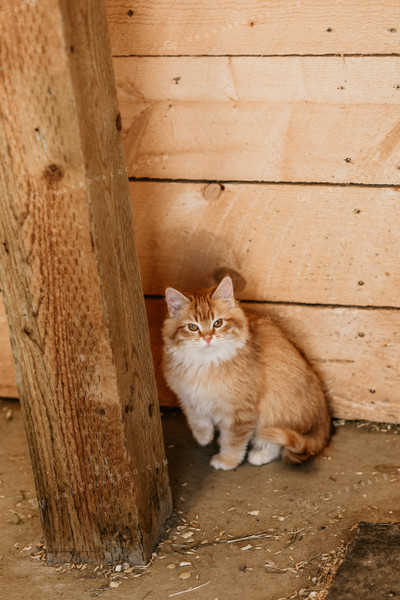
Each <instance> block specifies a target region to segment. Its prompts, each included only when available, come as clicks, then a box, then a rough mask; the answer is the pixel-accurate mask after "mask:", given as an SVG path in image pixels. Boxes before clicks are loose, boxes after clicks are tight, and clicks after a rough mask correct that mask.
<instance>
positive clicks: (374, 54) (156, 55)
mask: <svg viewBox="0 0 400 600" xmlns="http://www.w3.org/2000/svg"><path fill="white" fill-rule="evenodd" d="M330 56H334V57H339V58H340V57H342V58H350V57H351V58H364V57H378V58H379V57H382V58H385V57H388V56H400V53H399V52H390V53H387V54H382V53H376V52H371V53H363V54H359V53H341V52H327V53H326V54H113V58H293V57H296V58H306V57H314V58H318V57H321V58H325V57H330Z"/></svg>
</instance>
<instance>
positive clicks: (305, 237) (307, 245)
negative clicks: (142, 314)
mask: <svg viewBox="0 0 400 600" xmlns="http://www.w3.org/2000/svg"><path fill="white" fill-rule="evenodd" d="M130 185H131V197H132V201H133V209H134V214H135V230H136V244H137V248H138V254H139V261H140V269H141V273H142V281H143V288H144V292H145V294H149V295H163V294H164V290H165V288H166V287H168V286H170V285H172V286H175V287H178V288H183V289H185V288H188V289H189V290H191V289H196V288H201V287H205V286H208V285H214V283H215V280H216V279H217V278H218V277H223V276H224V275H225V274H226V273H230V274H231V275H232V276H233V278H234V280H235V284H236V289H237V290H238V291H239V293H240V297H241V298H243V299H247V300H267V301H275V302H276V301H279V302H297V303H300V302H302V303H308V304H334V305H335V304H336V305H356V306H371V305H374V306H381V307H382V306H392V307H395V308H396V307H398V308H400V302H399V289H400V262H399V259H398V257H399V256H400V236H399V235H398V231H399V230H400V214H399V210H398V205H399V201H400V193H399V189H398V188H389V187H387V188H381V189H377V188H368V187H347V188H343V187H339V186H317V185H315V186H306V185H267V184H258V185H252V184H224V185H220V184H216V183H213V184H206V183H171V182H169V183H161V182H139V181H137V182H132V183H131V184H130Z"/></svg>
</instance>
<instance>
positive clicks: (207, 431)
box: [185, 410, 214, 446]
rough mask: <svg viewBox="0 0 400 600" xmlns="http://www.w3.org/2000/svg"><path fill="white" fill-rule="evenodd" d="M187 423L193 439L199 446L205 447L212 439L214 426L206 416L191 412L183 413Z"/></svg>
mask: <svg viewBox="0 0 400 600" xmlns="http://www.w3.org/2000/svg"><path fill="white" fill-rule="evenodd" d="M185 412H186V418H187V422H188V423H189V427H190V429H191V430H192V433H193V437H194V438H195V440H196V441H197V442H198V443H199V444H200V446H207V444H209V443H210V442H212V440H213V437H214V424H213V422H212V421H211V419H210V418H209V417H207V416H206V415H199V414H198V413H195V412H193V411H187V410H186V411H185Z"/></svg>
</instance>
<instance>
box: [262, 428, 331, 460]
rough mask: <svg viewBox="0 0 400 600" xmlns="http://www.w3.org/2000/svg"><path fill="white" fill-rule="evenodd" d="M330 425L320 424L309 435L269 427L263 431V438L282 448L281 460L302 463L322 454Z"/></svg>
mask: <svg viewBox="0 0 400 600" xmlns="http://www.w3.org/2000/svg"><path fill="white" fill-rule="evenodd" d="M329 437H330V423H328V422H326V423H324V424H321V425H320V427H319V428H318V429H317V430H315V431H311V432H309V433H305V434H302V433H299V432H297V431H294V430H293V429H279V428H277V427H269V428H266V429H265V430H264V431H263V438H264V439H265V440H268V441H269V442H274V443H275V444H279V445H280V446H283V450H282V458H283V460H284V461H285V462H288V463H302V462H304V461H305V460H307V459H308V458H310V457H311V456H317V455H318V454H320V453H321V452H322V450H323V449H324V448H325V446H326V445H327V443H328V441H329Z"/></svg>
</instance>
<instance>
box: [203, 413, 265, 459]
mask: <svg viewBox="0 0 400 600" xmlns="http://www.w3.org/2000/svg"><path fill="white" fill-rule="evenodd" d="M254 429H255V422H254V421H245V422H239V423H238V422H237V421H235V422H234V423H223V424H220V436H219V440H218V441H219V444H220V451H219V454H214V456H213V457H212V459H211V466H212V467H214V469H224V470H229V469H234V468H235V467H237V466H238V465H240V463H241V462H242V460H243V459H244V456H245V454H246V450H247V445H248V443H249V441H250V438H251V436H252V435H253V432H254Z"/></svg>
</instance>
